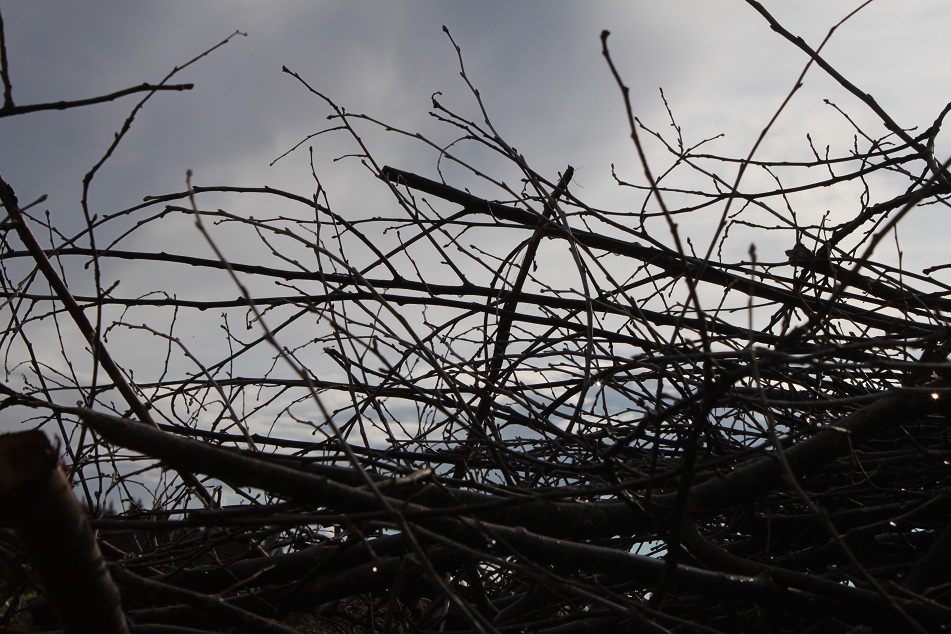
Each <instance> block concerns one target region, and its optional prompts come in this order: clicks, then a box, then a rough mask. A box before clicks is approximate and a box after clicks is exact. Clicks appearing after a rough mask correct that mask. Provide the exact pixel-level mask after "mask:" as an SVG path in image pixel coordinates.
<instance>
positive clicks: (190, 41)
mask: <svg viewBox="0 0 951 634" xmlns="http://www.w3.org/2000/svg"><path fill="white" fill-rule="evenodd" d="M765 4H766V6H767V8H768V9H770V10H771V11H773V12H774V15H776V17H777V18H779V19H780V21H781V22H782V23H784V24H785V25H787V27H788V28H789V29H790V30H792V31H793V32H795V33H797V34H800V35H802V36H803V37H804V38H805V39H806V41H808V42H809V43H810V44H812V45H813V46H816V45H817V44H818V42H819V41H820V40H821V39H822V37H823V36H824V35H825V33H826V32H827V31H828V29H829V28H830V27H831V26H832V25H834V24H835V23H836V22H837V21H838V20H840V19H841V18H842V17H844V16H845V15H846V14H847V13H848V12H849V11H850V10H852V9H853V8H855V7H857V6H858V5H859V4H860V3H859V2H834V3H830V2H825V1H823V0H801V1H797V2H795V3H791V2H766V3H765ZM0 8H2V10H3V18H4V21H5V23H6V31H7V40H8V44H7V53H8V58H9V63H10V66H11V69H12V70H11V75H12V81H13V95H14V99H15V101H16V102H17V103H18V104H27V103H32V102H42V101H53V100H60V99H79V98H83V97H90V96H94V95H99V94H104V93H108V92H112V91H115V90H118V89H121V88H125V87H127V86H131V85H136V84H139V83H141V82H143V81H150V82H157V81H158V80H160V79H161V78H162V77H163V76H164V75H165V74H166V73H167V72H168V71H169V70H171V69H172V68H173V67H175V66H176V65H180V64H183V63H184V62H186V61H187V60H189V59H191V58H192V57H193V56H195V55H196V54H198V53H199V52H201V51H203V50H205V49H207V48H209V47H210V46H212V45H213V44H215V43H217V42H218V41H220V40H222V39H223V38H224V37H226V36H227V35H228V34H230V33H232V32H233V31H235V30H240V31H243V32H246V33H247V34H248V37H246V38H244V37H239V38H236V39H235V40H233V41H232V42H231V43H230V44H228V45H227V46H225V47H223V48H222V49H220V50H218V51H216V52H215V53H214V54H212V55H211V56H209V57H208V58H206V59H204V60H202V61H201V62H199V63H198V64H197V65H195V66H193V67H191V68H189V69H187V70H186V71H184V72H183V73H181V74H180V75H179V76H178V78H177V81H179V82H193V83H194V84H195V86H196V87H195V90H193V91H191V92H190V93H168V94H162V95H159V96H158V97H157V98H155V99H154V100H153V101H152V102H151V103H150V104H149V105H148V107H147V108H146V109H145V111H144V112H143V113H142V114H141V115H140V117H139V119H138V120H137V121H136V123H135V126H134V128H133V131H132V133H131V135H130V136H129V137H128V138H127V140H126V141H125V142H124V143H123V146H122V147H121V150H120V152H119V153H118V154H117V156H116V158H115V159H114V160H113V162H112V163H111V164H110V165H108V167H107V168H106V169H105V170H103V173H102V174H101V176H100V183H99V185H98V186H97V187H96V188H95V189H94V202H95V203H96V205H97V206H98V210H99V211H100V212H107V211H109V210H111V209H115V208H117V207H121V206H124V205H127V204H130V201H134V200H138V199H140V198H141V197H142V196H143V195H146V194H158V193H163V192H167V191H173V190H178V189H180V188H181V184H182V183H183V182H184V173H185V170H187V169H191V170H193V172H194V173H195V174H196V176H195V178H196V181H197V182H199V183H207V184H210V183H215V182H217V183H225V182H227V183H232V184H237V183H241V184H246V185H255V184H274V185H278V184H284V185H289V184H292V182H293V179H294V178H299V177H300V174H299V173H298V172H295V170H294V169H293V167H292V166H290V165H289V164H290V163H291V161H285V162H284V163H278V164H277V165H276V166H275V167H273V168H269V167H268V163H270V162H271V161H272V160H273V159H274V158H276V157H277V156H279V155H280V154H281V153H283V152H284V151H286V150H287V149H289V148H290V147H291V146H293V145H294V144H295V143H296V142H298V141H299V140H301V139H302V138H303V137H305V136H306V135H307V134H309V133H312V132H315V131H317V130H318V129H320V128H321V127H325V125H326V123H325V120H324V116H325V115H326V108H324V107H322V106H323V105H322V104H321V103H320V102H319V101H318V100H317V99H315V98H314V97H313V96H311V95H308V94H307V92H306V91H305V90H304V89H303V88H302V87H301V86H300V85H299V84H298V83H297V82H296V81H295V80H293V79H292V78H291V77H289V76H288V75H286V74H283V73H281V67H282V66H287V67H288V68H290V69H291V70H293V71H296V72H297V73H299V74H300V75H301V76H302V77H303V78H305V79H306V80H307V81H308V82H309V83H310V84H311V85H312V86H314V87H315V88H317V89H319V90H321V91H322V92H324V93H325V94H327V95H328V96H330V97H331V98H333V99H334V100H335V101H337V102H338V103H339V104H341V105H343V106H345V107H346V108H348V110H350V111H360V112H365V113H367V114H371V115H373V116H376V117H379V118H381V119H385V120H386V121H388V122H392V123H395V124H397V125H400V126H402V127H404V128H407V129H415V130H420V131H423V132H430V131H431V130H433V129H434V127H435V124H434V123H433V122H432V121H431V120H429V118H428V117H427V114H426V113H427V111H428V110H429V96H430V94H431V93H433V92H436V91H442V92H443V93H444V95H446V97H445V99H446V101H447V103H450V104H454V105H455V104H459V105H460V106H461V107H462V109H463V110H464V111H465V112H467V113H469V114H475V112H476V111H475V110H474V109H473V108H472V100H471V98H470V97H469V95H468V94H467V93H466V90H465V87H464V85H463V84H462V82H461V80H460V78H459V76H458V73H457V70H458V68H457V61H456V59H455V54H454V51H453V49H452V47H451V45H450V43H449V42H448V40H447V38H446V36H445V34H444V33H443V32H442V29H441V27H442V26H443V25H446V26H447V27H448V28H449V29H450V31H451V33H452V34H453V37H454V38H455V40H456V42H457V43H458V44H459V45H460V46H461V47H462V50H463V55H464V57H465V62H466V65H467V69H468V71H469V73H470V75H471V78H472V80H473V82H475V83H476V84H477V86H478V87H479V88H480V89H481V90H482V93H483V95H484V99H485V102H486V105H487V106H488V108H489V111H490V114H491V116H492V117H493V121H494V122H495V123H496V126H497V128H498V129H499V131H500V132H501V133H502V135H503V136H505V137H506V138H507V139H508V140H509V142H510V143H511V144H512V145H515V146H516V147H518V148H519V150H520V151H522V153H523V154H524V155H525V156H526V158H527V159H528V160H529V162H530V163H532V164H533V165H535V167H536V169H538V171H540V172H542V173H546V174H547V175H549V176H551V177H555V173H556V171H558V170H561V169H564V166H565V165H566V164H568V163H571V164H572V165H574V166H575V167H576V168H580V169H579V172H578V176H577V178H576V184H577V186H581V187H585V188H586V192H585V193H586V194H587V195H589V196H593V197H595V198H597V197H598V196H604V197H606V198H607V199H610V200H617V199H616V198H612V196H615V195H616V192H615V191H614V189H615V188H613V187H609V186H608V185H609V184H610V177H609V174H608V169H609V165H610V164H611V163H617V164H619V165H625V164H630V163H629V159H630V158H631V155H632V149H631V147H630V143H629V140H628V139H627V138H626V133H625V132H626V130H625V122H624V118H623V110H622V108H621V100H620V97H619V94H618V91H617V89H616V87H615V85H614V83H613V80H612V79H611V77H610V74H609V72H608V69H607V66H606V64H605V63H604V60H603V58H602V57H601V55H600V41H599V34H600V32H601V31H602V30H603V29H609V30H610V31H611V32H612V36H611V39H610V44H611V47H612V50H613V52H614V55H615V58H616V60H617V63H618V65H619V67H620V70H621V72H622V73H623V74H624V77H625V80H626V81H627V83H628V84H629V85H630V86H631V87H632V90H633V96H634V100H635V108H636V110H637V112H636V114H638V115H639V116H640V117H641V118H642V119H643V120H644V121H645V122H647V123H648V124H653V125H654V126H655V127H656V128H657V129H663V128H664V124H665V122H666V117H665V115H664V112H663V109H662V103H661V101H660V99H659V95H658V88H661V87H662V88H664V90H665V94H666V95H667V98H668V100H669V101H670V104H671V107H672V108H673V110H674V113H675V115H676V116H677V118H678V122H679V123H680V124H681V126H683V128H684V132H685V136H686V137H687V140H688V141H689V140H700V139H702V138H705V137H708V136H712V135H715V134H719V133H725V135H726V137H725V140H724V141H723V142H722V143H721V144H720V145H719V146H717V147H716V149H717V150H720V151H722V152H723V153H728V152H730V151H734V152H736V153H743V152H745V151H748V148H749V147H750V146H751V144H752V141H753V139H755V135H756V133H758V131H759V130H760V128H761V127H762V126H763V124H764V123H765V121H767V120H768V118H769V117H770V116H771V115H772V112H773V111H774V110H775V108H776V107H777V105H778V104H779V102H780V101H781V99H782V98H783V96H784V95H785V94H786V92H788V90H789V89H790V87H791V86H792V83H793V82H794V79H795V77H796V76H797V74H798V72H799V70H801V68H802V66H803V64H804V62H805V58H804V56H803V54H802V53H801V52H800V51H798V50H796V49H795V48H794V47H793V46H792V45H790V44H789V43H788V42H786V41H784V40H783V39H782V38H781V37H779V36H778V35H776V34H775V33H773V32H772V31H771V30H770V29H769V28H768V26H767V24H766V23H765V21H764V20H763V19H762V17H761V16H759V15H758V14H757V13H756V12H755V11H754V10H753V9H752V8H751V7H749V6H748V5H747V4H746V3H745V2H741V1H739V0H730V1H727V0H717V1H713V2H711V1H709V0H693V1H690V0H677V1H675V2H663V3H658V2H648V1H645V0H641V1H634V2H631V1H623V2H622V1H614V2H610V1H602V0H596V1H592V2H583V3H582V2H563V1H551V0H523V1H520V2H502V1H492V0H490V1H486V2H455V1H452V2H418V1H406V2H386V3H382V2H381V3H369V2H352V1H344V0H342V1H338V2H334V1H322V2H316V3H315V2H294V1H287V2H280V3H278V4H274V3H257V2H237V1H233V0H228V1H217V0H202V1H201V2H176V1H167V2H136V3H121V4H119V5H116V4H115V3H113V2H104V1H98V2H97V1H90V2H82V3H65V4H64V3H61V2H52V1H48V0H32V1H30V2H9V1H6V2H2V3H0ZM949 23H951V6H949V5H948V4H947V3H945V2H941V1H940V0H930V1H927V0H921V1H916V2H914V3H894V2H873V3H872V4H871V5H870V6H869V7H867V8H865V9H864V10H863V11H862V12H861V13H860V14H859V15H858V16H857V17H855V18H853V19H852V20H851V21H850V22H848V23H847V24H846V25H845V26H844V27H842V29H840V32H839V33H838V34H837V35H836V37H835V39H834V40H833V41H832V43H831V44H830V45H829V46H828V48H827V52H826V56H827V58H828V59H829V60H830V61H831V62H832V63H833V64H834V65H835V66H836V67H837V68H839V69H840V70H841V72H842V73H843V74H845V75H846V76H848V77H850V78H851V79H852V80H853V81H854V82H855V83H856V84H857V85H859V86H860V87H862V88H863V89H865V90H867V91H868V92H870V93H871V94H873V95H874V96H875V97H876V98H877V99H878V100H879V102H880V103H881V104H882V105H883V106H884V107H885V108H886V109H887V110H888V111H889V112H891V113H892V115H893V116H894V118H895V119H896V120H897V121H898V122H899V123H901V124H902V125H905V126H908V127H912V126H916V125H918V126H926V125H927V124H929V123H930V122H931V120H932V119H933V118H934V116H935V115H936V113H937V112H938V111H940V109H941V107H943V105H944V104H945V103H946V102H947V101H948V100H949V99H951V94H949V93H951V70H949V69H948V65H947V64H943V63H941V62H940V61H939V60H944V59H948V58H949V53H951V51H949V50H948V49H949V48H951V40H949V39H948V38H947V37H946V36H945V34H946V31H947V29H946V28H945V27H946V26H947V25H948V24H949ZM823 98H830V99H831V100H833V101H835V102H836V103H837V104H838V105H840V106H842V107H844V108H847V109H848V111H849V113H850V114H851V115H853V116H855V117H856V118H857V119H858V120H860V121H866V122H874V120H873V119H871V118H868V113H867V112H865V111H864V110H863V109H862V108H860V107H859V106H858V104H857V102H856V101H855V100H854V99H852V98H851V97H848V96H845V95H844V94H843V91H842V90H841V89H839V88H837V87H835V86H834V85H833V84H832V83H831V82H830V81H829V80H828V79H827V78H825V77H824V76H823V75H822V73H821V72H820V71H818V69H814V70H813V71H812V72H811V75H810V76H809V77H807V80H806V86H805V88H804V89H803V90H802V91H801V92H800V93H799V95H797V97H796V101H795V102H794V104H793V109H791V110H790V113H793V112H794V113H795V114H794V116H792V115H791V116H789V117H786V118H785V119H784V120H781V121H780V124H779V125H778V126H777V131H776V132H775V133H774V135H773V137H771V141H773V142H774V147H777V148H783V150H784V151H785V149H786V148H791V149H789V150H788V151H789V152H804V151H805V150H806V149H807V148H806V146H805V142H804V133H805V132H806V131H811V132H812V133H813V134H816V135H817V136H818V137H820V139H821V138H823V133H825V134H826V137H827V140H828V141H829V142H832V141H834V140H835V138H834V134H835V131H837V130H838V131H841V129H842V127H843V126H842V125H841V124H842V119H841V117H839V116H837V115H835V114H834V113H832V112H831V109H830V108H829V107H828V106H824V105H823V104H822V99H823ZM134 99H135V98H134V97H132V98H129V97H127V98H125V99H123V100H120V101H117V102H114V103H112V104H106V105H99V106H95V107H91V108H85V109H81V110H74V111H71V112H43V113H37V114H32V115H28V116H23V117H16V118H11V119H4V120H0V139H2V150H0V173H2V174H3V175H4V177H5V178H6V179H7V180H8V181H9V182H10V183H11V184H12V185H13V186H14V187H15V189H16V190H17V191H18V193H19V194H20V196H21V198H23V199H33V198H35V197H36V196H39V195H40V194H43V193H45V194H48V195H49V196H50V201H49V205H50V209H51V211H52V213H53V214H54V217H55V218H62V219H63V221H66V222H68V221H69V220H70V218H71V216H73V215H74V214H75V210H74V209H73V207H74V206H75V204H76V202H77V200H78V197H79V187H80V185H79V183H80V179H81V176H82V174H83V173H85V171H86V170H88V169H89V167H90V166H91V165H92V164H94V162H95V161H96V160H97V159H98V157H99V156H100V155H101V153H102V152H103V151H104V148H105V147H106V146H107V145H108V143H109V142H110V140H111V138H112V134H113V133H114V132H115V131H116V130H117V129H118V127H119V126H120V125H121V123H122V121H123V119H124V118H125V116H126V115H127V113H128V111H129V109H130V108H131V107H132V105H133V104H134V102H135V101H134ZM873 131H874V132H879V131H881V128H880V126H879V127H878V128H877V129H874V130H873ZM846 133H847V134H846V138H848V136H849V134H850V131H848V130H846ZM784 135H788V136H784ZM820 142H821V141H820ZM378 143H383V144H385V143H386V141H385V140H382V141H379V142H378ZM375 147H378V148H381V155H382V156H383V159H384V162H388V163H391V164H393V165H396V166H399V167H404V168H408V169H415V170H417V171H420V172H424V173H425V172H428V173H429V174H430V175H432V173H433V172H432V170H433V168H434V165H433V162H432V161H430V162H429V164H425V163H412V162H410V163H409V164H407V163H406V161H405V160H404V161H401V159H410V157H403V156H401V155H400V154H399V150H395V149H394V150H393V152H392V154H388V153H387V152H386V150H385V146H384V145H379V144H378V145H376V146H375ZM842 149H843V148H841V147H840V151H841V150H842ZM318 152H319V149H318ZM412 159H413V160H416V159H417V157H412ZM420 160H426V159H420ZM299 163H301V161H298V164H299ZM602 188H603V189H602ZM341 195H343V194H341Z"/></svg>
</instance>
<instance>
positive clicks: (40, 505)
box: [0, 430, 129, 634]
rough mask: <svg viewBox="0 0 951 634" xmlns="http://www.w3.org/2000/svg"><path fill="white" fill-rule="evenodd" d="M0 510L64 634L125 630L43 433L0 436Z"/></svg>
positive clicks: (108, 580)
mask: <svg viewBox="0 0 951 634" xmlns="http://www.w3.org/2000/svg"><path fill="white" fill-rule="evenodd" d="M0 509H2V512H3V515H4V516H5V517H6V518H8V520H9V521H10V522H11V523H12V525H13V528H14V529H15V531H16V533H17V535H18V537H19V538H20V542H21V543H22V545H23V549H24V551H25V553H26V555H27V557H28V558H29V560H30V564H31V565H32V567H33V569H34V571H35V572H36V573H37V575H38V576H39V579H40V581H41V582H42V585H43V590H44V592H45V594H46V595H47V596H48V597H49V598H50V599H51V600H52V601H53V603H54V604H55V605H56V608H57V610H58V612H59V616H60V619H61V620H62V623H63V627H64V629H65V631H66V632H103V633H107V634H113V633H116V634H126V633H127V632H128V631H129V630H128V626H127V625H126V621H125V616H124V615H123V613H122V606H121V602H120V599H119V591H118V589H117V588H116V586H115V584H114V583H113V581H112V578H111V577H110V576H109V572H108V570H107V568H106V565H105V563H104V561H103V559H102V553H101V552H100V551H99V546H98V545H97V544H96V539H95V537H94V535H93V533H92V530H91V529H90V526H89V521H88V520H87V518H86V514H85V513H84V512H83V510H82V508H81V507H80V505H79V502H77V500H76V498H75V497H74V496H73V492H72V489H71V488H70V486H69V483H68V482H67V481H66V477H65V475H64V473H63V470H62V468H61V467H60V463H59V459H58V457H57V452H56V450H55V449H54V448H53V446H52V445H50V442H49V440H48V439H47V438H46V435H45V434H43V432H41V431H39V430H31V431H25V432H17V433H13V434H4V435H0Z"/></svg>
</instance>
